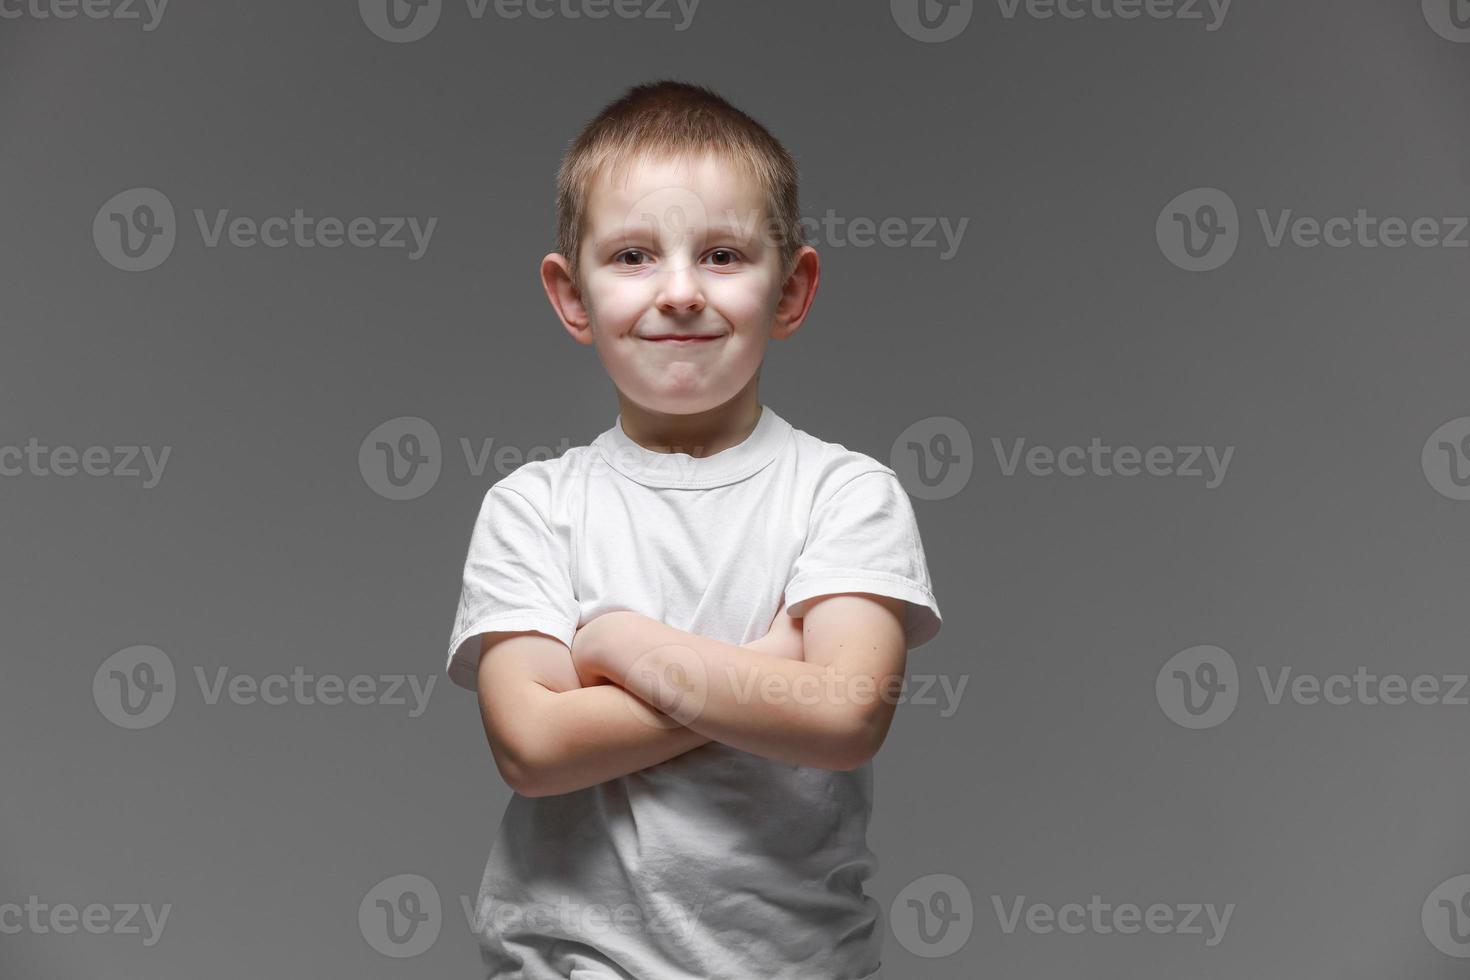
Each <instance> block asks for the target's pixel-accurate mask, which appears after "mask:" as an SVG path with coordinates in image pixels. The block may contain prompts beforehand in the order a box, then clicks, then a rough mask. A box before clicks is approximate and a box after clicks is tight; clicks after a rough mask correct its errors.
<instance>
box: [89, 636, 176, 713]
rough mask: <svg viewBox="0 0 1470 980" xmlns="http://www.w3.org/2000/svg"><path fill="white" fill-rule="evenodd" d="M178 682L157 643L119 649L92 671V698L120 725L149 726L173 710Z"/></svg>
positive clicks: (171, 664)
mask: <svg viewBox="0 0 1470 980" xmlns="http://www.w3.org/2000/svg"><path fill="white" fill-rule="evenodd" d="M177 692H178V685H177V682H176V681H175V678H174V664H173V661H172V660H170V659H169V657H168V654H166V653H164V652H163V651H162V650H160V649H158V647H151V646H135V647H128V648H127V649H126V650H119V651H118V652H117V653H114V654H113V655H112V656H110V657H108V658H107V659H106V660H104V661H102V666H100V667H98V668H97V673H95V674H93V675H92V700H93V702H95V703H96V705H97V710H98V711H100V712H102V717H104V718H106V719H107V720H108V721H110V722H112V723H113V724H114V725H116V726H118V727H119V728H128V729H133V730H137V729H140V728H152V727H153V726H154V725H156V724H158V723H159V722H161V721H163V719H165V718H167V717H168V713H169V712H170V711H172V710H173V707H174V697H175V695H176V694H177Z"/></svg>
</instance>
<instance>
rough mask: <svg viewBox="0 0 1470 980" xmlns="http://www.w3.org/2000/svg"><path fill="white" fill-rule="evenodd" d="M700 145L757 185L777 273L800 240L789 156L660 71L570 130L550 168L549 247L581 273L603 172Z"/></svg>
mask: <svg viewBox="0 0 1470 980" xmlns="http://www.w3.org/2000/svg"><path fill="white" fill-rule="evenodd" d="M706 153H712V154H714V155H715V157H716V158H718V159H720V160H722V161H723V162H725V163H728V164H731V165H733V166H734V167H736V168H737V169H739V170H740V171H741V172H743V173H744V174H745V175H746V176H747V177H750V178H752V179H753V180H754V181H755V182H756V183H757V184H758V185H759V186H760V188H761V190H762V192H763V194H764V196H765V199H766V210H767V216H766V217H767V222H766V227H765V228H763V229H762V230H763V231H764V232H766V233H767V234H770V235H772V236H773V237H774V238H775V241H776V244H777V245H778V246H779V248H780V255H781V269H782V274H783V276H784V275H786V274H788V273H789V272H790V268H791V262H792V259H793V258H794V257H795V255H796V251H797V249H799V248H800V247H801V246H802V244H803V241H804V240H803V230H802V226H801V207H800V204H799V202H798V199H797V197H798V195H797V168H796V161H795V160H794V159H793V158H792V156H791V154H790V153H788V152H787V151H786V148H785V147H784V146H782V145H781V143H780V141H779V140H777V139H776V138H775V137H774V136H772V135H771V134H770V132H769V131H768V130H767V129H766V128H765V127H764V126H762V125H761V124H760V123H758V122H756V121H755V120H754V119H752V118H751V117H750V116H748V115H746V114H745V113H743V112H741V111H740V110H739V109H737V108H735V107H734V106H732V105H731V104H730V103H729V102H726V101H725V100H724V99H723V98H721V97H720V96H718V95H716V94H715V93H714V92H713V91H711V90H710V89H708V88H705V87H704V86H701V85H694V84H691V83H689V82H680V81H675V80H673V79H663V80H660V81H656V82H649V83H647V84H644V85H637V86H634V87H633V88H631V89H629V90H628V91H627V92H625V93H624V94H623V95H622V96H621V97H620V98H618V99H617V100H616V101H614V102H611V103H609V104H608V105H607V106H605V107H604V108H603V109H602V111H601V112H599V113H598V114H597V115H596V116H595V117H594V118H593V119H592V121H591V122H589V123H587V125H586V126H585V127H583V129H582V132H581V133H579V134H578V135H577V138H576V140H575V141H573V143H572V145H571V147H570V148H569V149H568V150H567V153H566V156H565V157H564V158H563V159H562V163H561V169H560V170H559V171H558V172H557V176H556V250H557V251H558V252H560V253H561V254H562V255H563V256H564V257H565V258H566V259H567V261H568V263H570V265H571V271H572V278H573V280H574V281H577V282H580V281H581V273H580V268H579V255H578V253H579V252H580V251H581V248H582V236H583V233H584V231H585V229H586V219H587V200H588V198H589V196H590V195H591V192H592V187H593V185H594V184H595V183H596V182H597V181H598V180H599V179H600V178H601V177H602V176H603V175H604V174H609V175H612V176H614V178H615V177H616V175H617V174H618V173H619V172H620V171H622V170H623V169H624V168H626V167H627V166H628V165H629V164H630V163H632V162H634V161H635V160H638V159H659V160H687V159H691V158H694V157H697V156H700V155H703V154H706Z"/></svg>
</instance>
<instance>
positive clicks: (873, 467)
mask: <svg viewBox="0 0 1470 980" xmlns="http://www.w3.org/2000/svg"><path fill="white" fill-rule="evenodd" d="M792 447H793V451H794V452H795V453H796V455H797V461H798V463H799V464H801V465H803V466H804V467H805V468H807V470H808V472H810V473H811V474H812V476H813V478H814V479H815V481H816V483H817V484H818V486H819V488H822V489H821V491H820V492H821V493H822V495H825V490H826V489H831V490H836V489H837V488H838V487H840V486H842V485H843V484H845V483H847V482H848V481H849V480H851V479H853V478H854V477H859V476H862V475H864V474H866V473H886V474H888V475H889V476H891V477H893V478H894V479H897V478H898V474H897V473H895V472H894V470H893V468H892V467H890V466H888V465H887V464H885V463H883V462H881V461H880V460H878V459H875V458H874V457H872V456H869V455H868V454H867V453H864V452H860V451H858V450H856V449H849V448H848V447H847V446H845V445H843V444H842V443H840V442H829V441H827V440H826V439H822V438H820V437H819V436H814V435H812V434H811V433H810V432H806V431H805V430H802V429H798V428H795V427H793V428H792Z"/></svg>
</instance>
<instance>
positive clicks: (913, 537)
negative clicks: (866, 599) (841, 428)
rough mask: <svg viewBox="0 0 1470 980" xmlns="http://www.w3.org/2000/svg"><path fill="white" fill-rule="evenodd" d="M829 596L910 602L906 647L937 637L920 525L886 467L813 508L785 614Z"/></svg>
mask: <svg viewBox="0 0 1470 980" xmlns="http://www.w3.org/2000/svg"><path fill="white" fill-rule="evenodd" d="M834 592H872V593H876V594H878V595H884V596H891V597H893V598H895V599H903V600H904V601H905V602H906V603H907V604H908V605H907V606H906V607H905V608H906V615H905V617H904V637H905V640H906V642H907V644H908V647H909V648H910V649H912V648H914V647H917V646H922V645H923V644H925V643H927V642H929V641H930V640H932V639H933V638H934V636H935V635H936V634H937V633H938V632H939V627H940V623H941V618H940V614H939V604H938V602H936V601H935V598H934V592H933V589H932V586H931V584H930V580H929V566H928V564H927V562H926V561H925V558H924V544H923V541H922V540H920V538H919V525H918V521H917V520H916V519H915V517H914V508H913V505H912V504H911V503H910V502H909V495H908V492H907V491H906V490H904V488H903V484H901V483H900V482H899V480H898V477H897V476H895V475H894V474H893V472H892V471H891V470H869V471H868V472H865V473H861V474H859V475H858V476H855V477H853V478H851V479H849V480H848V481H847V482H846V483H844V484H843V485H842V486H840V487H838V489H837V490H836V491H835V492H834V493H832V494H830V495H829V496H828V497H827V498H826V499H825V500H823V501H820V502H818V503H817V505H816V509H815V511H814V512H813V514H812V520H811V525H810V528H809V530H808V533H807V540H806V543H805V545H804V546H803V547H802V551H801V554H800V555H799V556H798V557H797V559H796V562H795V564H794V565H793V566H792V569H791V580H790V581H789V582H787V584H786V609H787V612H788V613H789V614H790V615H792V616H793V617H796V618H800V617H801V616H803V615H805V614H806V611H807V602H808V600H810V599H813V598H815V597H816V596H821V595H829V594H831V593H834Z"/></svg>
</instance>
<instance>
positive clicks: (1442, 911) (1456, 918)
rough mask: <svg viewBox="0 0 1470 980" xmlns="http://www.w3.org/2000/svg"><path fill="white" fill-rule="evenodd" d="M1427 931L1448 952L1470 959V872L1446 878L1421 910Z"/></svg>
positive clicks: (1447, 953)
mask: <svg viewBox="0 0 1470 980" xmlns="http://www.w3.org/2000/svg"><path fill="white" fill-rule="evenodd" d="M1419 917H1420V921H1421V923H1422V924H1423V926H1424V935H1425V937H1426V938H1428V940H1429V941H1430V942H1431V943H1433V944H1434V948H1435V949H1437V950H1439V951H1440V952H1441V953H1443V954H1445V955H1446V956H1454V957H1457V958H1459V959H1470V875H1457V876H1455V877H1454V878H1451V879H1449V880H1448V881H1445V882H1442V883H1441V884H1440V886H1439V887H1438V888H1436V889H1435V890H1434V891H1432V892H1430V893H1429V897H1428V898H1426V899H1425V900H1424V908H1423V909H1421V910H1420V913H1419Z"/></svg>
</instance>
